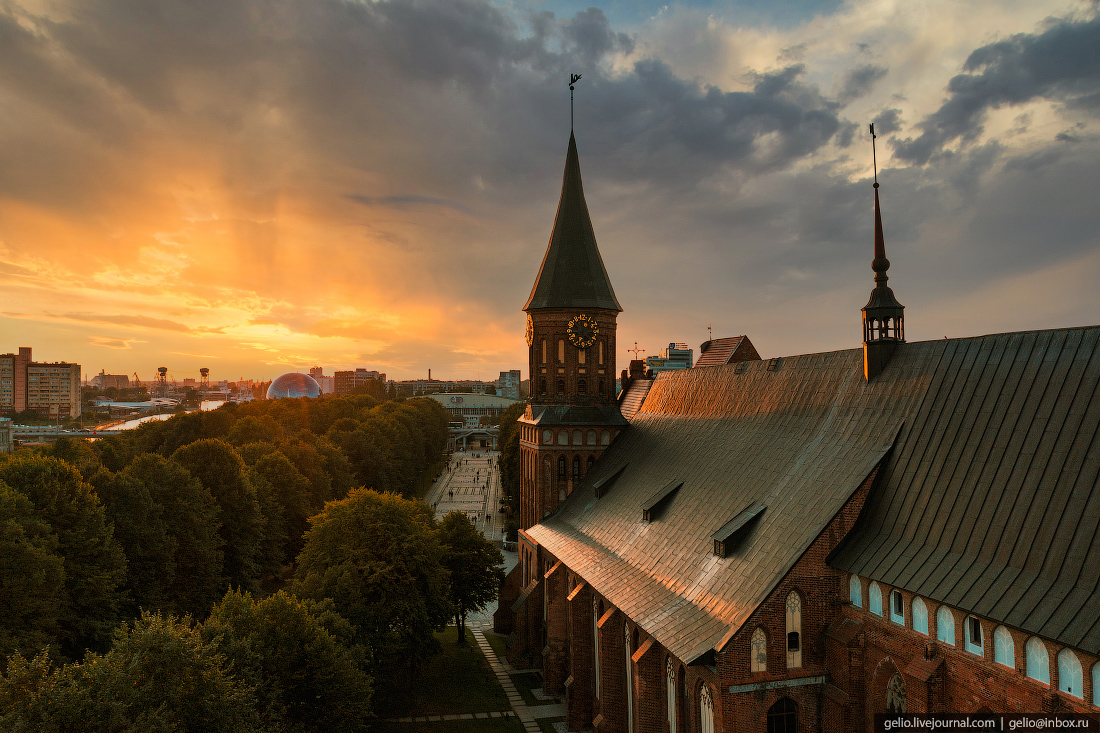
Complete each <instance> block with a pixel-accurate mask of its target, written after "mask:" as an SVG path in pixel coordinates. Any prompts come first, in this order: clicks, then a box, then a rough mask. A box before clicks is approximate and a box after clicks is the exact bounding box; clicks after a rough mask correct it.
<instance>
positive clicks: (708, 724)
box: [699, 685, 714, 733]
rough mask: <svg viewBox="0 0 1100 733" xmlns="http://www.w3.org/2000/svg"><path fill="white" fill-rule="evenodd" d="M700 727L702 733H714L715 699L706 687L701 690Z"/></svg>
mask: <svg viewBox="0 0 1100 733" xmlns="http://www.w3.org/2000/svg"><path fill="white" fill-rule="evenodd" d="M699 725H700V731H701V733H714V699H713V698H712V697H711V696H710V688H709V687H707V686H706V685H703V686H702V687H700V688H699Z"/></svg>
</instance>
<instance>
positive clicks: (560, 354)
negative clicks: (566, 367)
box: [558, 339, 565, 364]
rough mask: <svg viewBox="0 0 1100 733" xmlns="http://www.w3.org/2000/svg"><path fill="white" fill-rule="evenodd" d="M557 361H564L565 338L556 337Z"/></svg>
mask: <svg viewBox="0 0 1100 733" xmlns="http://www.w3.org/2000/svg"><path fill="white" fill-rule="evenodd" d="M558 363H559V364H564V363H565V339H558Z"/></svg>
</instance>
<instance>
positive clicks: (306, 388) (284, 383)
mask: <svg viewBox="0 0 1100 733" xmlns="http://www.w3.org/2000/svg"><path fill="white" fill-rule="evenodd" d="M320 396H321V385H319V384H317V380H316V379H314V378H313V377H311V376H309V375H308V374H302V373H301V372H287V373H286V374H284V375H283V376H281V377H279V378H277V379H276V380H275V381H274V382H272V383H271V386H270V387H268V388H267V398H268V399H269V400H277V399H281V398H283V397H320Z"/></svg>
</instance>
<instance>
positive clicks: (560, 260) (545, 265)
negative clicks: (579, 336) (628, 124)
mask: <svg viewBox="0 0 1100 733" xmlns="http://www.w3.org/2000/svg"><path fill="white" fill-rule="evenodd" d="M536 308H606V309H608V310H613V311H616V312H621V311H622V307H621V306H620V305H619V301H618V300H617V299H616V298H615V291H614V289H612V287H611V280H610V279H608V277H607V270H605V269H604V266H603V258H601V257H600V250H599V249H598V248H597V247H596V234H595V232H593V231H592V218H591V217H590V216H589V215H588V204H587V203H585V200H584V189H583V187H582V186H581V163H580V158H579V157H578V155H577V141H576V139H575V138H574V137H573V133H572V132H570V133H569V152H568V153H567V154H566V156H565V175H564V176H563V177H562V184H561V200H560V201H558V213H557V216H556V217H555V218H554V231H553V232H551V234H550V244H549V245H548V246H547V248H546V256H545V257H543V258H542V267H540V268H539V275H538V277H537V278H535V286H534V287H533V288H531V297H530V298H528V299H527V304H526V305H525V306H523V310H525V311H530V310H533V309H536Z"/></svg>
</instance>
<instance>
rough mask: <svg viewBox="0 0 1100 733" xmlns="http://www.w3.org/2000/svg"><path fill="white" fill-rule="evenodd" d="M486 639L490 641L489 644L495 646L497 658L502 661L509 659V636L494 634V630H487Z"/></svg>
mask: <svg viewBox="0 0 1100 733" xmlns="http://www.w3.org/2000/svg"><path fill="white" fill-rule="evenodd" d="M485 641H487V642H489V646H491V647H492V648H493V651H494V652H495V653H496V655H497V659H499V660H500V661H502V662H506V661H508V640H507V637H505V636H501V635H500V634H494V633H493V632H492V631H486V632H485Z"/></svg>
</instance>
